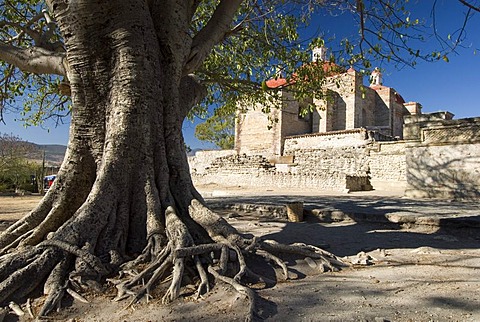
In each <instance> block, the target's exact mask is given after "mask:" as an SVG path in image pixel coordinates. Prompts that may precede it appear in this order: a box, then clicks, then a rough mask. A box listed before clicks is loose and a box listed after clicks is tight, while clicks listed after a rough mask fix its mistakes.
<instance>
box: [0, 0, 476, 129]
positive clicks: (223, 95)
mask: <svg viewBox="0 0 480 322" xmlns="http://www.w3.org/2000/svg"><path fill="white" fill-rule="evenodd" d="M217 5H218V1H217V0H207V1H201V2H200V3H199V5H198V8H197V10H196V12H195V15H194V17H193V19H192V24H191V35H192V36H194V35H195V34H196V33H197V32H198V31H199V30H201V28H203V27H204V26H205V25H206V24H207V22H208V19H209V18H210V17H211V15H212V13H213V12H214V10H215V8H216V6H217ZM415 5H416V4H415V3H414V2H410V1H409V0H330V1H319V0H295V1H283V0H272V1H261V0H246V1H243V3H242V5H241V7H240V9H239V10H238V14H237V16H236V18H235V20H234V23H233V24H232V29H231V31H230V32H229V33H228V34H227V35H225V38H224V40H223V41H222V42H220V43H219V44H217V46H215V48H214V49H213V50H212V51H211V53H210V55H209V56H208V58H207V59H206V60H205V62H204V64H203V65H202V66H201V68H200V69H199V70H197V71H195V74H196V76H197V77H198V78H199V79H200V80H201V81H202V82H203V84H204V85H206V86H207V88H208V95H207V96H206V98H205V99H204V100H203V101H202V102H201V103H200V104H199V105H197V106H196V107H195V108H194V109H193V110H192V112H191V113H190V115H189V117H190V118H193V117H194V116H195V115H196V116H200V117H201V118H205V117H206V116H207V114H208V110H209V109H211V107H212V106H213V107H214V108H220V109H222V110H223V111H222V112H221V113H220V114H221V115H227V114H228V113H233V112H234V111H235V110H236V109H237V107H238V106H241V105H243V106H261V108H262V110H263V111H264V112H268V111H269V110H270V108H272V107H279V106H281V98H280V95H279V89H280V88H269V87H268V86H266V83H265V81H266V80H268V79H272V78H278V77H282V78H285V79H286V80H287V83H286V84H287V86H290V90H291V91H292V92H293V93H294V96H293V98H294V99H296V100H302V99H305V98H306V97H311V96H312V95H314V96H317V97H318V98H321V97H323V95H324V92H322V91H319V88H320V87H321V86H319V85H321V83H322V82H323V81H324V79H325V75H324V73H323V69H322V68H321V66H318V65H317V66H311V68H308V69H306V68H304V69H301V70H299V67H300V66H302V65H304V64H306V63H307V62H309V61H310V60H311V59H310V50H311V49H312V48H313V47H315V46H320V45H324V44H325V45H326V46H327V47H329V48H330V49H331V55H330V57H329V59H330V60H331V61H332V62H333V63H335V64H337V65H339V66H342V67H345V68H348V67H350V66H354V67H356V68H357V69H358V70H360V71H361V72H364V73H368V72H369V71H370V70H372V69H373V67H374V66H373V64H374V63H375V64H377V63H379V62H380V61H382V60H383V61H387V62H394V63H397V64H400V65H410V66H414V65H415V64H416V63H417V61H418V60H419V59H423V60H428V61H434V60H444V61H448V54H449V53H451V52H452V51H454V50H455V48H457V46H459V45H461V44H462V41H463V40H464V38H465V33H464V32H463V30H464V28H465V25H466V23H467V22H468V20H469V19H470V17H471V15H472V12H475V11H478V10H479V6H478V4H477V3H476V2H475V1H466V0H460V1H459V5H463V6H465V8H467V12H466V13H465V24H464V25H463V26H462V27H461V28H460V29H459V30H458V31H457V32H456V33H452V34H449V35H448V36H447V37H443V38H442V37H441V36H439V35H438V34H436V26H435V25H434V26H433V28H432V29H428V28H427V27H428V24H427V22H426V19H425V18H422V17H416V16H414V14H413V9H414V7H415ZM436 5H437V2H435V3H434V4H433V5H432V12H433V13H434V11H435V6H436ZM43 9H46V8H45V6H44V2H43V1H39V0H15V1H13V0H1V1H0V13H1V16H2V17H3V18H2V19H1V20H0V27H1V30H0V45H2V46H3V45H6V46H15V47H19V48H28V47H40V48H44V49H48V50H51V51H52V52H63V51H64V48H63V45H62V39H61V36H60V34H59V32H58V29H57V28H56V26H55V23H54V21H53V20H52V19H51V17H50V16H49V15H48V12H42V10H43ZM322 15H323V16H324V15H332V16H335V15H342V16H343V19H345V20H348V19H349V21H350V23H351V24H352V25H355V26H356V27H357V28H358V36H356V37H349V38H345V39H341V40H340V42H339V43H338V44H335V43H334V41H333V37H332V35H329V34H327V33H326V32H323V31H320V32H319V33H318V35H317V37H316V38H312V39H302V38H301V37H300V35H301V34H302V30H304V29H305V28H307V27H308V25H309V23H310V21H311V19H312V17H315V18H317V19H318V18H319V17H322ZM432 37H435V39H437V40H438V42H439V44H440V46H439V49H435V50H433V51H432V52H424V51H423V50H421V47H422V46H423V44H424V43H425V42H426V41H428V40H429V39H431V38H432ZM1 51H2V50H1V48H0V53H1ZM0 58H1V56H0ZM292 78H295V81H294V82H291V81H290V80H291V79H292ZM293 83H294V84H295V86H291V85H292V84H293ZM65 88H67V90H65ZM18 102H22V103H23V104H22V105H23V106H22V107H21V108H19V106H18ZM265 102H268V104H265ZM0 103H1V105H0V120H1V118H2V112H3V111H4V109H14V110H19V111H20V112H21V114H20V115H21V117H20V119H22V120H24V121H25V122H26V124H27V125H31V124H34V125H38V124H41V123H42V121H43V120H45V119H46V118H49V117H55V118H57V120H60V119H61V118H62V117H63V116H65V115H67V114H69V113H70V99H69V97H68V84H67V82H66V81H65V80H63V78H62V77H59V76H55V75H40V74H32V73H26V72H22V71H21V70H20V69H18V68H17V67H15V66H13V65H12V64H8V63H6V62H5V61H4V60H2V59H0ZM257 103H261V104H258V105H257ZM215 117H216V116H215ZM211 123H212V124H213V123H215V122H214V121H212V122H211Z"/></svg>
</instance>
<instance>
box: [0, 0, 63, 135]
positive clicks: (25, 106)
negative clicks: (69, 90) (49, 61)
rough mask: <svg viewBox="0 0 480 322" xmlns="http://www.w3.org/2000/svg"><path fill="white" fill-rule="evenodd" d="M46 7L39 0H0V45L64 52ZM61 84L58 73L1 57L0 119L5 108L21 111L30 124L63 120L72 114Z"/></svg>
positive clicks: (24, 119)
mask: <svg viewBox="0 0 480 322" xmlns="http://www.w3.org/2000/svg"><path fill="white" fill-rule="evenodd" d="M44 6H45V4H44V1H40V0H15V1H12V0H1V1H0V15H1V17H2V19H1V20H0V28H1V29H0V45H4V46H12V47H16V48H28V47H41V48H45V49H48V50H52V51H55V52H61V51H63V47H62V43H61V41H60V35H59V34H58V30H57V28H56V26H55V24H54V23H53V22H49V21H50V19H51V17H49V15H48V13H46V12H43V11H42V9H45V7H44ZM47 18H48V19H47ZM0 51H1V49H0ZM61 83H62V80H61V78H60V77H59V76H57V75H47V74H34V73H28V72H24V71H21V70H20V69H19V68H18V67H17V66H14V65H12V64H9V63H7V62H5V61H4V60H2V59H0V121H1V120H3V113H4V112H5V111H6V110H10V111H13V112H17V113H19V115H20V117H19V120H21V121H23V122H24V123H25V125H27V126H29V125H40V124H42V123H43V121H44V120H45V119H48V118H56V119H57V121H58V122H59V121H61V118H63V117H65V116H66V115H68V114H69V113H70V98H69V97H68V95H64V94H65V93H63V94H62V91H61V90H60V88H59V87H60V84H61ZM19 102H21V106H19Z"/></svg>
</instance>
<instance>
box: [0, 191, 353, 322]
mask: <svg viewBox="0 0 480 322" xmlns="http://www.w3.org/2000/svg"><path fill="white" fill-rule="evenodd" d="M164 219H165V223H164V225H163V222H162V225H160V224H159V225H157V226H158V227H160V226H162V227H164V230H163V231H161V230H159V231H149V232H148V234H147V236H148V240H147V243H146V244H147V245H146V246H145V248H144V251H143V253H142V254H139V255H137V256H136V257H135V258H133V259H132V260H131V261H130V262H126V263H124V264H123V265H121V266H116V264H114V263H113V262H112V259H111V258H110V259H108V258H106V257H105V256H100V257H98V256H97V255H95V246H93V245H92V244H90V243H89V242H87V241H86V240H84V241H83V242H78V244H75V243H72V240H70V241H69V242H66V241H62V240H60V238H57V237H58V236H56V235H55V234H52V235H51V236H50V237H51V238H49V239H46V240H44V241H41V242H40V243H38V244H37V245H36V246H28V245H27V246H23V248H18V249H15V250H12V252H11V253H7V254H5V255H3V256H1V257H0V280H1V281H2V282H1V283H0V301H3V302H5V301H7V300H11V299H14V298H25V297H26V296H27V295H28V294H29V293H30V292H31V291H33V289H34V288H36V287H38V286H39V285H40V283H42V281H45V280H46V282H45V287H44V293H45V295H46V300H45V302H44V305H43V307H42V309H41V311H40V312H39V316H40V317H42V316H45V315H47V314H48V313H49V312H51V311H52V310H54V309H56V308H57V307H59V305H60V304H61V300H62V298H63V297H64V296H65V295H66V294H69V296H72V297H73V298H74V299H76V300H78V301H81V302H85V301H86V299H85V298H83V296H82V295H80V294H79V293H78V292H81V291H82V290H83V285H84V284H83V280H82V279H83V278H84V277H86V278H89V279H93V281H101V280H103V279H104V278H106V277H108V276H109V275H110V274H111V273H112V272H115V271H116V270H117V269H118V268H120V269H119V273H120V275H119V277H118V278H117V279H107V281H109V282H111V283H113V284H114V285H115V286H116V288H117V289H118V292H117V296H116V297H115V299H114V300H116V301H118V300H123V299H127V298H128V299H130V302H129V306H130V305H132V304H134V303H136V302H137V301H139V300H141V299H142V298H144V297H145V298H146V299H147V301H148V300H149V299H150V298H152V297H153V294H152V292H153V289H154V288H155V286H156V285H158V284H162V285H163V284H165V283H168V287H167V288H166V290H165V293H164V295H163V297H162V302H163V303H168V302H171V301H174V300H175V299H176V298H178V297H179V296H180V294H181V287H182V286H183V285H187V284H189V285H191V284H196V292H195V296H196V297H197V298H198V297H200V296H201V295H203V294H205V293H206V292H209V291H210V287H211V283H213V282H214V281H216V282H222V283H227V284H228V285H230V286H232V287H233V288H234V289H235V290H236V291H237V292H239V293H240V294H241V295H242V296H245V297H246V299H247V300H248V303H249V304H248V309H247V312H246V315H247V320H252V319H253V318H254V317H255V314H256V294H255V292H254V291H253V290H252V289H251V288H250V287H249V286H248V284H247V279H249V280H255V281H256V282H258V281H260V282H263V283H265V284H267V283H270V284H271V283H274V282H273V281H271V280H269V279H267V278H265V277H262V276H261V275H259V274H257V273H255V272H254V270H253V268H252V267H250V266H249V259H250V258H251V257H252V256H257V257H260V258H263V259H265V260H266V261H268V262H269V263H271V264H273V265H275V266H278V267H279V268H280V269H281V272H282V273H281V275H282V277H283V278H284V279H288V278H289V271H288V267H287V265H286V263H285V262H284V260H282V259H281V257H280V256H281V254H285V253H287V254H296V255H299V256H303V257H305V259H306V260H308V261H309V265H310V266H314V267H318V268H319V270H320V271H326V270H331V271H335V270H338V267H341V266H346V264H345V263H344V262H343V261H342V260H341V259H340V258H338V257H336V256H335V255H333V254H331V253H329V252H326V251H325V250H323V249H320V248H318V247H315V246H311V245H305V244H292V245H283V244H278V243H276V242H275V241H271V240H262V239H259V238H247V237H245V236H243V235H242V234H241V233H239V232H238V231H237V230H236V229H235V228H234V227H232V226H231V225H230V224H228V223H227V222H226V221H225V220H224V219H223V218H222V217H220V216H219V215H218V214H216V213H214V212H212V211H211V210H210V209H209V208H208V207H206V206H205V205H204V204H203V203H201V202H200V201H197V200H193V201H192V202H191V204H190V206H189V207H188V216H185V214H184V213H182V212H181V211H179V210H177V209H175V208H174V207H172V206H169V207H167V208H166V210H165V212H164ZM153 226H155V225H153ZM111 251H112V252H115V251H117V250H111ZM118 258H121V257H118ZM312 262H314V264H312ZM115 263H116V262H115ZM137 270H138V271H137ZM32 275H33V276H36V278H35V279H34V283H32V282H31V279H30V278H27V277H30V276H32ZM209 277H210V279H209ZM78 278H80V279H78Z"/></svg>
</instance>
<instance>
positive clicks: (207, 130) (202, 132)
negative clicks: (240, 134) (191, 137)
mask: <svg viewBox="0 0 480 322" xmlns="http://www.w3.org/2000/svg"><path fill="white" fill-rule="evenodd" d="M234 130H235V114H234V113H228V114H227V115H221V114H220V113H215V114H214V115H213V116H211V117H209V118H207V119H206V120H205V122H203V123H200V124H198V125H197V127H196V128H195V136H196V137H197V139H199V140H202V141H207V142H211V143H213V144H215V145H216V146H217V147H218V148H220V149H222V150H228V149H233V146H234V143H235V133H234Z"/></svg>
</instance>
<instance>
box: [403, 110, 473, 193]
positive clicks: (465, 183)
mask: <svg viewBox="0 0 480 322" xmlns="http://www.w3.org/2000/svg"><path fill="white" fill-rule="evenodd" d="M422 122H432V121H431V120H424V121H422ZM421 125H425V124H421ZM416 129H417V130H418V131H419V136H420V139H419V140H417V141H410V142H409V143H408V144H407V146H406V160H407V190H406V195H407V196H409V197H429V198H432V197H434V198H467V199H468V198H479V197H480V118H470V119H460V120H448V119H445V120H441V121H438V122H436V126H431V127H422V126H417V127H416Z"/></svg>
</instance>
